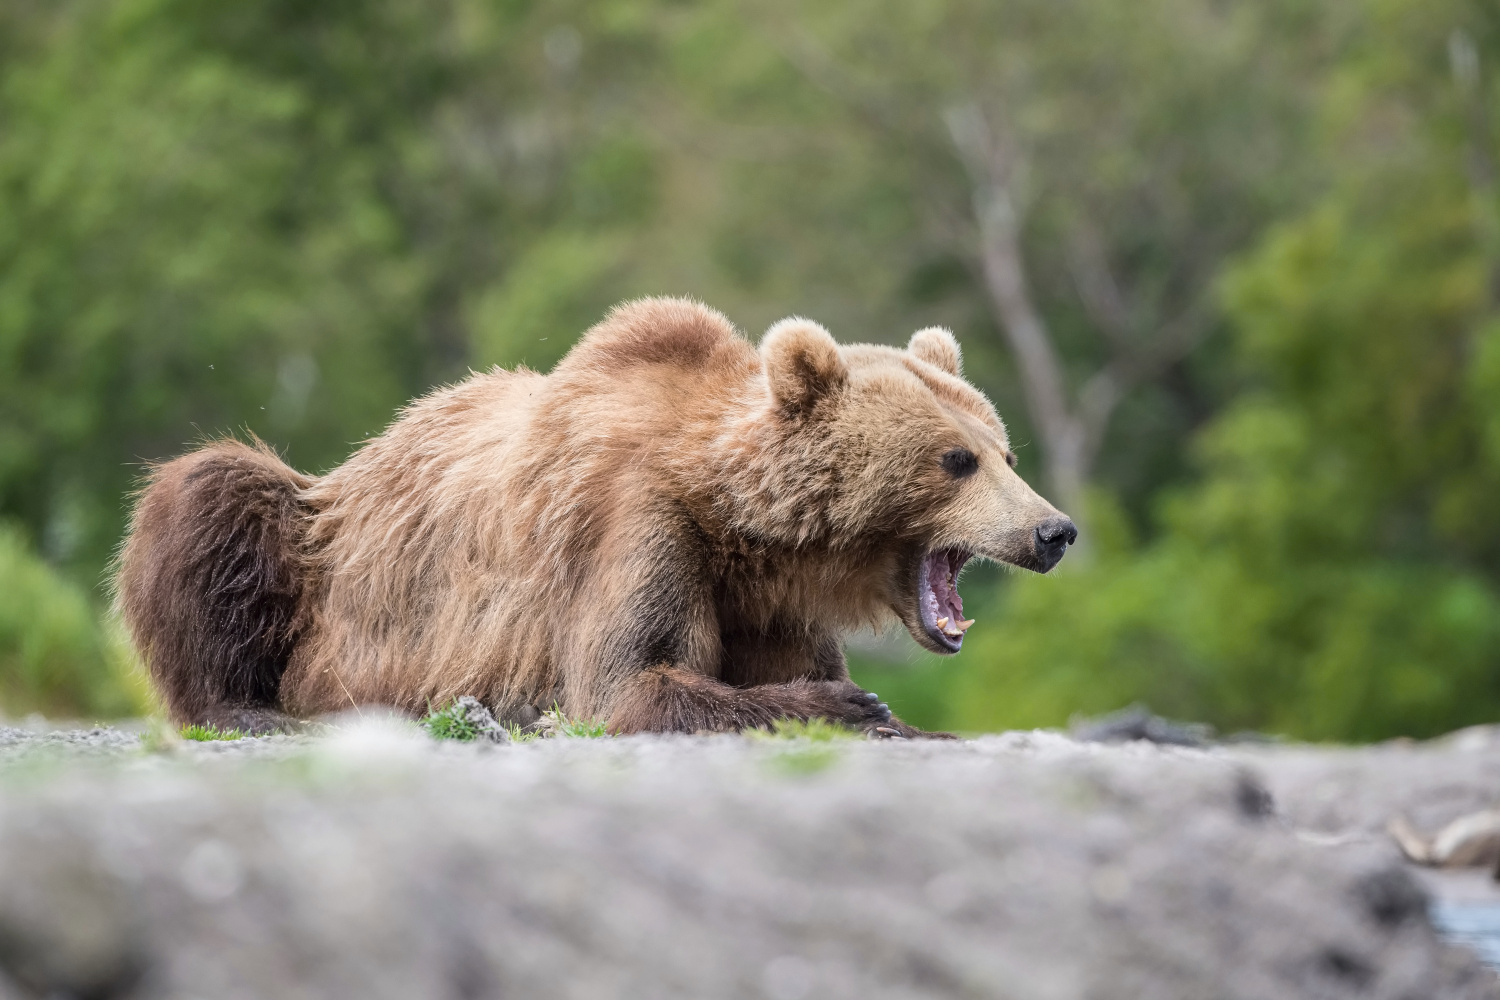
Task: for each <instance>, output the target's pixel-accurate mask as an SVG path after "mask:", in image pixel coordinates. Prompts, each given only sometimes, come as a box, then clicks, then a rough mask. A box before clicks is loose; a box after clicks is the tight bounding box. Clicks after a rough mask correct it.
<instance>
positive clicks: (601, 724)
mask: <svg viewBox="0 0 1500 1000" xmlns="http://www.w3.org/2000/svg"><path fill="white" fill-rule="evenodd" d="M546 718H548V719H550V720H551V723H550V725H549V727H548V728H550V729H551V730H552V732H551V735H553V736H564V737H567V738H568V739H584V740H596V739H599V738H601V737H604V736H608V735H609V724H608V723H606V722H605V721H604V720H603V719H570V718H568V717H567V716H566V715H564V714H563V710H562V708H561V707H560V706H559V705H557V704H556V703H553V705H552V709H551V711H549V712H548V713H547V715H546Z"/></svg>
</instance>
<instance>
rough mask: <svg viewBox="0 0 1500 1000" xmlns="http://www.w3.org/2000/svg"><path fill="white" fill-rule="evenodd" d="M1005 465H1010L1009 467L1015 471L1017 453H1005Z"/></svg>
mask: <svg viewBox="0 0 1500 1000" xmlns="http://www.w3.org/2000/svg"><path fill="white" fill-rule="evenodd" d="M1005 464H1006V465H1008V466H1010V467H1011V468H1012V469H1014V468H1015V467H1016V453H1015V452H1013V451H1007V452H1006V453H1005Z"/></svg>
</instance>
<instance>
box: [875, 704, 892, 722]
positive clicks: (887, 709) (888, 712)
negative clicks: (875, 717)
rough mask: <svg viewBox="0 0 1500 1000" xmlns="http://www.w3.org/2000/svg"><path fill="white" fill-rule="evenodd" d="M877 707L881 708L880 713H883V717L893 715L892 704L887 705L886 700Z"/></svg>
mask: <svg viewBox="0 0 1500 1000" xmlns="http://www.w3.org/2000/svg"><path fill="white" fill-rule="evenodd" d="M875 707H876V708H877V709H879V710H880V714H881V716H882V717H884V718H887V719H889V718H890V717H891V706H889V705H887V704H886V703H885V702H881V703H880V704H879V705H876V706H875Z"/></svg>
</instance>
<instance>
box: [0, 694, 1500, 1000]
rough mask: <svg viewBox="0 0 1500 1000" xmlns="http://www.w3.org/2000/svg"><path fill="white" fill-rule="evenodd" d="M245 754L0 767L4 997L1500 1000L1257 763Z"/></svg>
mask: <svg viewBox="0 0 1500 1000" xmlns="http://www.w3.org/2000/svg"><path fill="white" fill-rule="evenodd" d="M236 742H239V743H246V744H247V746H251V745H253V743H252V741H236ZM234 745H235V744H234V743H224V744H221V745H220V746H219V748H218V749H216V750H215V751H212V752H201V753H196V752H195V753H186V754H184V753H172V754H154V755H153V754H145V753H142V752H140V751H133V752H130V753H118V754H116V755H115V756H113V757H106V758H103V759H97V758H95V757H89V758H88V761H89V764H88V766H77V767H64V768H49V769H47V770H46V771H45V772H42V773H43V774H44V779H39V778H38V773H39V772H36V771H35V770H34V769H30V768H25V767H22V768H14V767H13V768H10V769H9V770H6V769H3V768H0V970H3V973H0V980H3V979H5V978H6V977H8V982H0V997H3V996H5V994H6V990H7V989H9V990H11V992H12V993H14V994H15V995H17V996H48V995H67V996H93V997H116V996H118V997H170V998H177V997H182V998H187V997H204V996H215V997H278V998H280V997H349V996H359V997H374V998H380V997H401V998H410V997H445V996H452V997H491V996H495V997H499V996H547V997H573V996H576V997H580V998H583V997H587V998H590V1000H595V998H600V997H692V998H703V997H715V998H718V997H728V998H735V997H747V998H748V997H771V998H779V1000H796V998H801V997H809V998H811V997H819V998H823V997H834V998H836V997H856V996H858V997H891V998H896V997H903V998H904V997H934V996H941V997H971V996H972V997H988V996H1004V997H1009V998H1014V1000H1051V998H1058V1000H1062V998H1069V1000H1072V998H1092V997H1098V998H1115V997H1150V998H1152V1000H1173V998H1179V997H1180V998H1184V1000H1187V998H1195V1000H1196V998H1202V997H1208V996H1213V997H1225V998H1239V997H1244V998H1259V997H1265V998H1277V1000H1286V998H1300V997H1308V998H1314V997H1316V998H1340V997H1350V998H1353V997H1361V998H1384V997H1389V998H1392V1000H1397V998H1415V997H1424V998H1425V997H1455V998H1467V997H1475V998H1477V997H1497V996H1500V987H1497V985H1496V980H1495V977H1494V975H1493V974H1492V973H1490V972H1488V971H1486V970H1484V969H1483V968H1482V967H1481V966H1480V965H1479V964H1478V963H1477V962H1476V960H1475V959H1474V957H1473V956H1472V955H1471V954H1470V953H1468V952H1466V951H1464V950H1461V949H1456V948H1453V947H1450V946H1448V945H1445V944H1444V943H1443V942H1442V941H1441V940H1440V939H1439V938H1438V937H1437V936H1436V935H1435V933H1434V931H1433V929H1432V926H1431V924H1430V922H1429V920H1428V917H1427V893H1426V891H1425V890H1424V888H1423V887H1422V886H1421V885H1420V884H1419V883H1418V882H1417V881H1416V880H1414V879H1413V877H1412V875H1411V874H1410V872H1409V871H1408V870H1407V868H1405V867H1404V866H1403V864H1402V862H1401V861H1400V859H1399V857H1398V855H1397V853H1396V851H1395V850H1394V848H1393V847H1391V846H1390V845H1389V844H1388V843H1386V842H1384V841H1383V840H1379V839H1370V840H1368V841H1363V840H1362V841H1359V842H1356V843H1351V844H1346V845H1343V846H1338V847H1330V846H1326V845H1323V844H1318V843H1309V842H1308V841H1307V839H1306V838H1304V837H1302V836H1299V835H1298V832H1297V831H1296V830H1295V829H1293V828H1292V826H1291V824H1290V823H1289V822H1288V820H1287V817H1286V811H1285V809H1282V810H1281V811H1280V812H1276V811H1274V810H1273V809H1272V798H1271V796H1269V795H1268V794H1267V791H1266V788H1265V784H1264V780H1263V778H1262V777H1261V775H1264V774H1267V773H1271V774H1275V773H1277V769H1278V767H1279V765H1277V764H1276V763H1275V762H1274V761H1273V762H1272V763H1271V764H1270V766H1267V755H1266V754H1258V755H1257V754H1250V755H1245V754H1238V753H1230V752H1227V751H1224V750H1213V751H1201V750H1191V749H1183V748H1171V747H1157V746H1152V745H1150V744H1145V743H1138V744H1129V745H1125V746H1105V745H1097V744H1093V745H1090V744H1080V743H1076V742H1074V741H1072V740H1069V739H1067V738H1065V737H1062V736H1058V735H1055V734H1049V733H1035V734H1007V735H1005V736H1002V737H991V738H986V739H983V740H978V741H974V742H968V743H923V742H902V743H871V742H865V741H851V742H835V743H821V744H812V743H807V742H797V741H774V740H770V741H752V740H747V739H741V738H738V737H672V738H649V737H632V738H628V739H614V740H547V741H537V742H534V743H528V744H511V745H507V746H500V747H491V746H487V745H484V744H478V743H471V744H459V743H453V742H443V743H437V742H434V741H432V740H430V739H428V738H426V737H425V736H423V735H421V734H420V733H419V732H416V731H415V730H414V729H413V727H411V726H400V725H396V724H394V723H379V722H372V723H368V724H365V725H350V726H346V727H343V728H340V729H339V730H337V731H336V732H335V733H334V734H333V735H332V736H329V737H327V738H322V739H317V740H303V741H302V742H300V743H295V744H291V745H285V744H283V746H284V747H285V749H284V750H283V751H282V752H281V753H280V755H279V756H274V757H267V756H265V754H264V753H263V752H252V751H251V750H248V749H247V750H245V751H235V750H234V749H232V748H233V747H234ZM1299 766H1300V765H1299ZM1272 787H1275V782H1274V781H1273V782H1272ZM1296 808H1299V809H1300V808H1302V807H1301V806H1297V807H1296Z"/></svg>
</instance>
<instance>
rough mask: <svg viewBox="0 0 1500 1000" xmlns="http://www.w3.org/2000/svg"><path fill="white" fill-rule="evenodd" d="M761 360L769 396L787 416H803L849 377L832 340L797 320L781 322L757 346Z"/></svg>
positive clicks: (810, 323)
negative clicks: (764, 368) (768, 385)
mask: <svg viewBox="0 0 1500 1000" xmlns="http://www.w3.org/2000/svg"><path fill="white" fill-rule="evenodd" d="M760 356H761V360H762V362H764V364H765V366H766V381H767V382H768V383H770V386H771V396H772V397H773V398H774V399H775V400H776V403H777V405H778V406H780V407H781V409H782V410H783V411H784V412H786V413H787V414H788V415H790V416H799V415H801V414H804V413H806V412H807V411H808V410H810V409H811V408H812V407H813V405H814V404H815V403H817V401H818V400H819V399H822V398H823V397H824V396H826V395H828V394H829V393H831V392H833V391H835V390H836V389H838V388H839V387H840V386H842V385H843V384H844V382H845V380H847V379H848V377H849V368H848V366H847V365H845V364H844V359H843V358H842V357H841V356H840V355H839V345H838V344H837V343H835V342H834V339H833V337H832V336H830V335H829V333H828V331H827V330H825V329H823V328H822V327H821V326H819V325H818V324H816V323H814V322H813V321H812V320H810V319H802V318H801V317H800V316H793V317H792V318H791V319H784V320H782V321H781V322H780V323H777V324H776V325H775V326H773V327H771V329H769V330H767V331H766V335H765V337H763V338H762V339H761V342H760Z"/></svg>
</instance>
